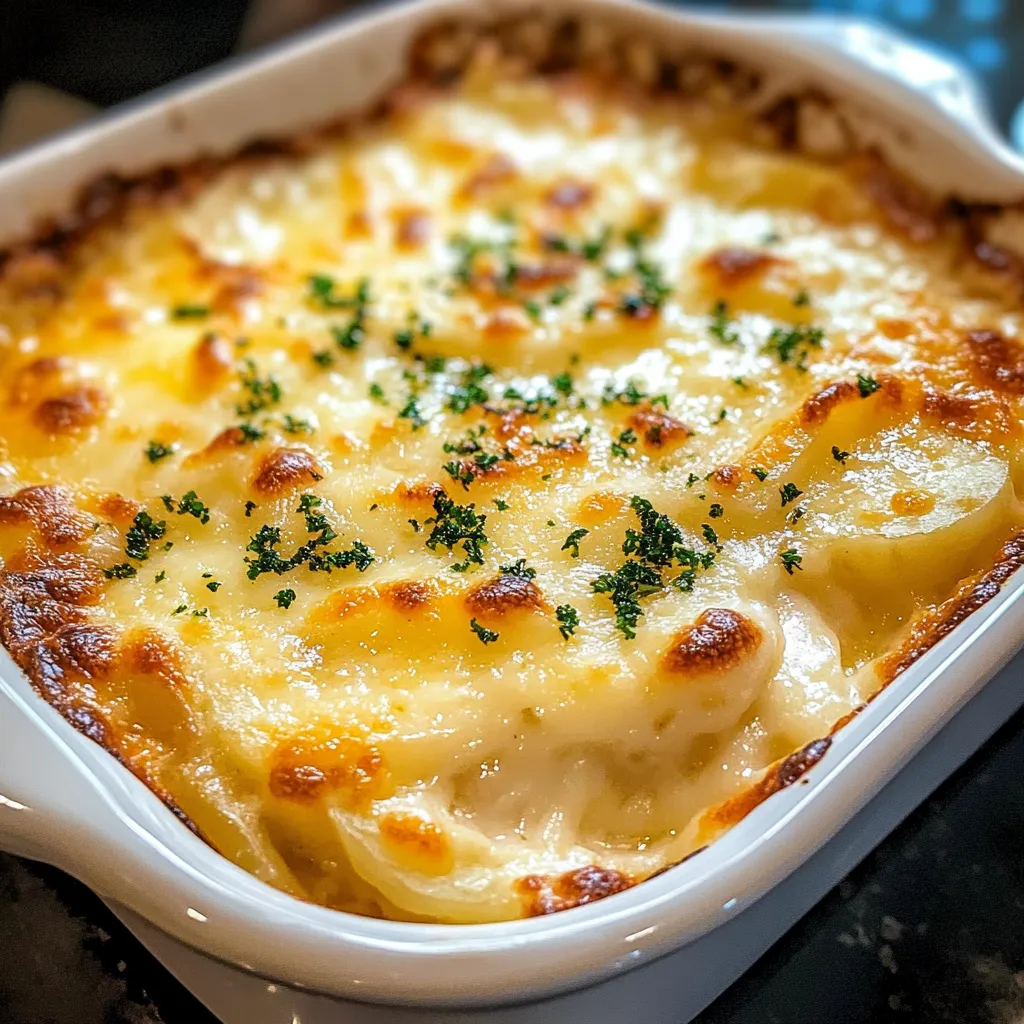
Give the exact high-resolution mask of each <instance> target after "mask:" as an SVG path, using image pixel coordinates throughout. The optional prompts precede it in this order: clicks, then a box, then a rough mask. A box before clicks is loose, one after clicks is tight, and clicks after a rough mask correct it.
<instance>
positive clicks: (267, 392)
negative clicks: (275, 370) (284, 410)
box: [235, 359, 282, 416]
mask: <svg viewBox="0 0 1024 1024" xmlns="http://www.w3.org/2000/svg"><path fill="white" fill-rule="evenodd" d="M238 379H239V382H240V383H241V385H242V389H243V390H244V391H247V392H248V393H249V398H248V399H247V400H246V401H244V402H239V403H238V405H237V406H236V407H235V411H236V412H237V413H238V415H239V416H254V415H255V414H256V413H258V412H262V411H263V410H264V409H267V408H269V407H270V406H272V405H277V403H278V402H280V401H281V396H282V391H281V385H280V384H278V382H277V381H276V380H275V379H274V378H273V377H260V376H259V374H258V373H257V367H256V364H255V363H254V362H253V361H252V360H251V359H246V360H245V361H244V363H243V365H242V370H241V371H240V372H239V374H238Z"/></svg>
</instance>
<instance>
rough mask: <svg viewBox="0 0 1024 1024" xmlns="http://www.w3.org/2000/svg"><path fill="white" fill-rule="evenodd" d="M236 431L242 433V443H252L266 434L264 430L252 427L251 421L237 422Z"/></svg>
mask: <svg viewBox="0 0 1024 1024" xmlns="http://www.w3.org/2000/svg"><path fill="white" fill-rule="evenodd" d="M238 431H239V433H240V434H241V435H242V443H243V444H252V443H253V442H254V441H259V440H260V439H261V438H263V437H264V436H265V435H266V431H264V430H260V428H259V427H254V426H253V425H252V424H251V423H239V424H238Z"/></svg>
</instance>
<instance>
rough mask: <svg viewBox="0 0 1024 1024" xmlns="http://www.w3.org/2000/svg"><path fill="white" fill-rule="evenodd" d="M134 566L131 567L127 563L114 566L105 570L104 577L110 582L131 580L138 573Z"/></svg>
mask: <svg viewBox="0 0 1024 1024" xmlns="http://www.w3.org/2000/svg"><path fill="white" fill-rule="evenodd" d="M136 571H137V570H136V568H135V566H134V565H129V564H128V563H127V562H121V563H120V564H118V565H112V566H111V567H110V568H109V569H104V570H103V575H104V576H106V577H107V579H108V580H130V579H131V578H132V577H133V576H134V575H135V573H136Z"/></svg>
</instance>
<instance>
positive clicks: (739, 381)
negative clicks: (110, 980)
mask: <svg viewBox="0 0 1024 1024" xmlns="http://www.w3.org/2000/svg"><path fill="white" fill-rule="evenodd" d="M732 382H733V384H735V385H736V387H738V388H743V390H744V391H746V390H748V389H749V388H750V385H749V384H748V383H747V382H746V381H745V380H744V379H743V378H742V377H733V379H732Z"/></svg>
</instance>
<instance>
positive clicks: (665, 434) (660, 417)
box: [629, 406, 693, 448]
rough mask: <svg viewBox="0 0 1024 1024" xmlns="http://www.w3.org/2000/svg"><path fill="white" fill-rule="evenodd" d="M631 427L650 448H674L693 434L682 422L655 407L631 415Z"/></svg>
mask: <svg viewBox="0 0 1024 1024" xmlns="http://www.w3.org/2000/svg"><path fill="white" fill-rule="evenodd" d="M629 425H630V426H631V427H632V428H633V429H634V430H635V431H636V433H637V435H638V436H639V437H641V438H642V439H643V442H644V444H645V445H646V446H647V447H649V448H666V447H672V446H674V445H677V444H679V443H680V442H682V441H685V440H686V439H687V438H688V437H690V436H691V435H692V434H693V431H692V430H691V429H690V428H689V427H688V426H687V425H686V424H685V423H683V421H682V420H677V419H676V418H675V417H674V416H670V415H669V414H668V413H667V412H665V411H664V410H663V409H656V408H654V407H653V406H647V407H645V408H641V409H637V410H636V411H635V412H634V413H632V414H631V415H630V417H629Z"/></svg>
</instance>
